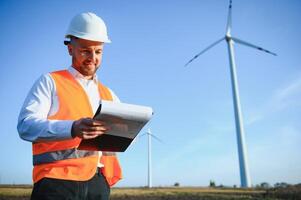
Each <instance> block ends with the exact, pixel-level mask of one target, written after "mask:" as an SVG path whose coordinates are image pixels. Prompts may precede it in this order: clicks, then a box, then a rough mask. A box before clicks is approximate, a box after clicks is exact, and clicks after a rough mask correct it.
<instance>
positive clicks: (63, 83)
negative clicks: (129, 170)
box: [32, 70, 122, 186]
mask: <svg viewBox="0 0 301 200" xmlns="http://www.w3.org/2000/svg"><path fill="white" fill-rule="evenodd" d="M51 77H52V78H53V80H54V82H55V85H56V92H57V96H58V101H59V109H58V112H57V113H56V114H55V115H53V116H49V117H48V119H50V120H78V119H80V118H83V117H93V111H92V108H91V105H90V102H89V99H88V96H87V95H86V93H85V91H84V89H83V88H82V86H81V85H80V84H79V83H78V82H77V81H76V80H75V79H74V77H73V76H72V75H71V74H70V73H69V72H68V71H67V70H62V71H56V72H52V73H51ZM98 89H99V94H100V97H101V99H103V100H110V101H112V95H111V93H110V90H109V89H108V88H106V87H105V86H104V85H102V84H101V83H99V84H98ZM80 142H81V138H78V137H76V138H73V139H68V140H62V141H53V142H33V144H32V150H33V165H34V168H33V181H34V183H36V182H38V181H39V180H41V179H42V178H44V177H48V178H56V179H64V180H75V181H87V180H89V179H91V178H92V177H93V176H94V174H95V173H96V170H97V163H98V161H99V157H98V152H97V151H87V150H78V149H77V147H78V145H79V143H80ZM100 162H101V163H102V164H103V165H104V167H103V168H102V173H103V174H104V176H105V177H106V180H107V182H108V184H109V185H110V186H112V185H114V184H115V183H116V182H117V181H119V180H120V179H121V178H122V174H121V168H120V165H119V162H118V160H117V156H116V154H115V153H114V152H102V156H101V159H100Z"/></svg>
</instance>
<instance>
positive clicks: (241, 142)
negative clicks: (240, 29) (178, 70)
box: [185, 0, 277, 187]
mask: <svg viewBox="0 0 301 200" xmlns="http://www.w3.org/2000/svg"><path fill="white" fill-rule="evenodd" d="M231 28H232V0H230V3H229V10H228V20H227V27H226V36H224V37H222V38H221V39H219V40H217V41H216V42H214V43H213V44H211V45H209V46H208V47H207V48H205V49H204V50H203V51H201V52H200V53H198V54H197V55H195V56H194V57H193V58H192V59H191V60H189V61H188V62H187V63H186V64H185V66H187V65H188V64H190V63H191V62H192V61H193V60H195V59H196V58H197V57H199V56H200V55H201V54H203V53H205V52H206V51H208V50H209V49H211V48H212V47H214V46H215V45H217V44H218V43H220V42H221V41H223V40H226V42H227V46H228V53H229V62H230V74H231V86H232V94H233V106H234V115H235V125H236V137H237V147H238V158H239V169H240V182H241V187H251V179H250V173H249V167H248V158H247V148H246V142H245V132H244V126H243V119H242V111H241V106H240V99H239V90H238V81H237V74H236V64H235V57H234V43H237V44H242V45H245V46H248V47H252V48H255V49H257V50H260V51H264V52H266V53H269V54H272V55H274V56H276V55H277V54H275V53H273V52H270V51H268V50H266V49H263V48H261V47H259V46H256V45H253V44H251V43H249V42H245V41H243V40H241V39H238V38H235V37H232V35H231Z"/></svg>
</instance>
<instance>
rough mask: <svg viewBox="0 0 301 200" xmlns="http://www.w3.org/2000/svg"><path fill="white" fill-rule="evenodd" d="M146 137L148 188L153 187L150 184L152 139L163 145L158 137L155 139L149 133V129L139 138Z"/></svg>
mask: <svg viewBox="0 0 301 200" xmlns="http://www.w3.org/2000/svg"><path fill="white" fill-rule="evenodd" d="M144 135H147V138H148V171H147V172H148V176H147V177H148V179H147V186H148V188H152V187H153V183H152V137H153V138H155V139H156V140H158V141H159V142H161V143H163V142H162V141H161V140H160V139H159V138H158V137H156V136H155V135H154V134H152V133H151V130H150V128H149V129H148V130H147V132H146V133H145V134H143V135H141V136H140V137H142V136H144Z"/></svg>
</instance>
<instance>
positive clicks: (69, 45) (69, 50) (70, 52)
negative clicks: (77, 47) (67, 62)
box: [67, 44, 73, 56]
mask: <svg viewBox="0 0 301 200" xmlns="http://www.w3.org/2000/svg"><path fill="white" fill-rule="evenodd" d="M67 47H68V52H69V55H70V56H72V54H73V48H72V45H71V44H68V46H67Z"/></svg>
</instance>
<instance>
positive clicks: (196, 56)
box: [184, 37, 225, 67]
mask: <svg viewBox="0 0 301 200" xmlns="http://www.w3.org/2000/svg"><path fill="white" fill-rule="evenodd" d="M224 39H225V37H223V38H221V39H219V40H217V41H216V42H214V43H212V44H211V45H209V46H208V47H207V48H205V49H204V50H203V51H201V52H200V53H198V54H197V55H195V56H194V57H193V58H192V59H191V60H189V61H188V62H187V63H186V64H185V65H184V66H185V67H186V66H187V65H189V64H190V63H191V62H192V61H193V60H195V59H197V58H198V57H199V56H200V55H201V54H203V53H205V52H206V51H208V50H209V49H211V48H212V47H214V46H215V45H217V44H218V43H220V42H221V41H223V40H224Z"/></svg>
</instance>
